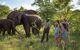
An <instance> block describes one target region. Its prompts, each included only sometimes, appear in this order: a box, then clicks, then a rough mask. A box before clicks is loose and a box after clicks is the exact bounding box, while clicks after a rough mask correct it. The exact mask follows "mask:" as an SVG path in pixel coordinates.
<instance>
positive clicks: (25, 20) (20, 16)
mask: <svg viewBox="0 0 80 50" xmlns="http://www.w3.org/2000/svg"><path fill="white" fill-rule="evenodd" d="M7 19H11V20H13V21H14V22H15V25H19V24H22V25H23V27H24V30H25V32H26V36H27V37H30V28H31V27H32V23H34V22H35V25H36V26H37V27H36V28H37V29H38V30H36V31H38V33H39V30H40V28H41V25H42V19H41V17H40V16H38V15H37V12H36V11H33V10H27V11H23V12H20V11H17V10H15V11H12V12H11V13H10V14H9V15H8V16H7Z"/></svg>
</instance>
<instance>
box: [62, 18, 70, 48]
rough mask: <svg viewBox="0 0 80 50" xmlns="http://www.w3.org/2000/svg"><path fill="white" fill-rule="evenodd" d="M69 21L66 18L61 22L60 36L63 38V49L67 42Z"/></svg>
mask: <svg viewBox="0 0 80 50" xmlns="http://www.w3.org/2000/svg"><path fill="white" fill-rule="evenodd" d="M68 27H69V23H68V21H67V20H66V19H64V22H63V23H62V38H63V40H64V47H65V48H64V49H66V46H67V44H68V31H69V29H68Z"/></svg>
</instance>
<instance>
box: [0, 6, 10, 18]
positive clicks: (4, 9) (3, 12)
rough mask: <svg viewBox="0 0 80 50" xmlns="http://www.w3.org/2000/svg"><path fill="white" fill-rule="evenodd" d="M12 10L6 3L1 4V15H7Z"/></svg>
mask: <svg viewBox="0 0 80 50" xmlns="http://www.w3.org/2000/svg"><path fill="white" fill-rule="evenodd" d="M9 12H10V8H9V7H8V6H6V5H0V17H3V16H5V15H7V14H8V13H9Z"/></svg>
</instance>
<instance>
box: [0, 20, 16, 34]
mask: <svg viewBox="0 0 80 50" xmlns="http://www.w3.org/2000/svg"><path fill="white" fill-rule="evenodd" d="M6 31H7V32H8V34H9V35H11V31H12V33H13V34H15V23H14V22H13V21H12V20H9V19H1V20H0V33H1V32H3V35H5V32H6Z"/></svg>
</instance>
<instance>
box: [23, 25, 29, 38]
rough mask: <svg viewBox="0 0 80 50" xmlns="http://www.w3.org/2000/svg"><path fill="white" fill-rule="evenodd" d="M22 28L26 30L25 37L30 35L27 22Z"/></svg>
mask: <svg viewBox="0 0 80 50" xmlns="http://www.w3.org/2000/svg"><path fill="white" fill-rule="evenodd" d="M24 30H25V32H26V37H30V26H29V24H26V25H24Z"/></svg>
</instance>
